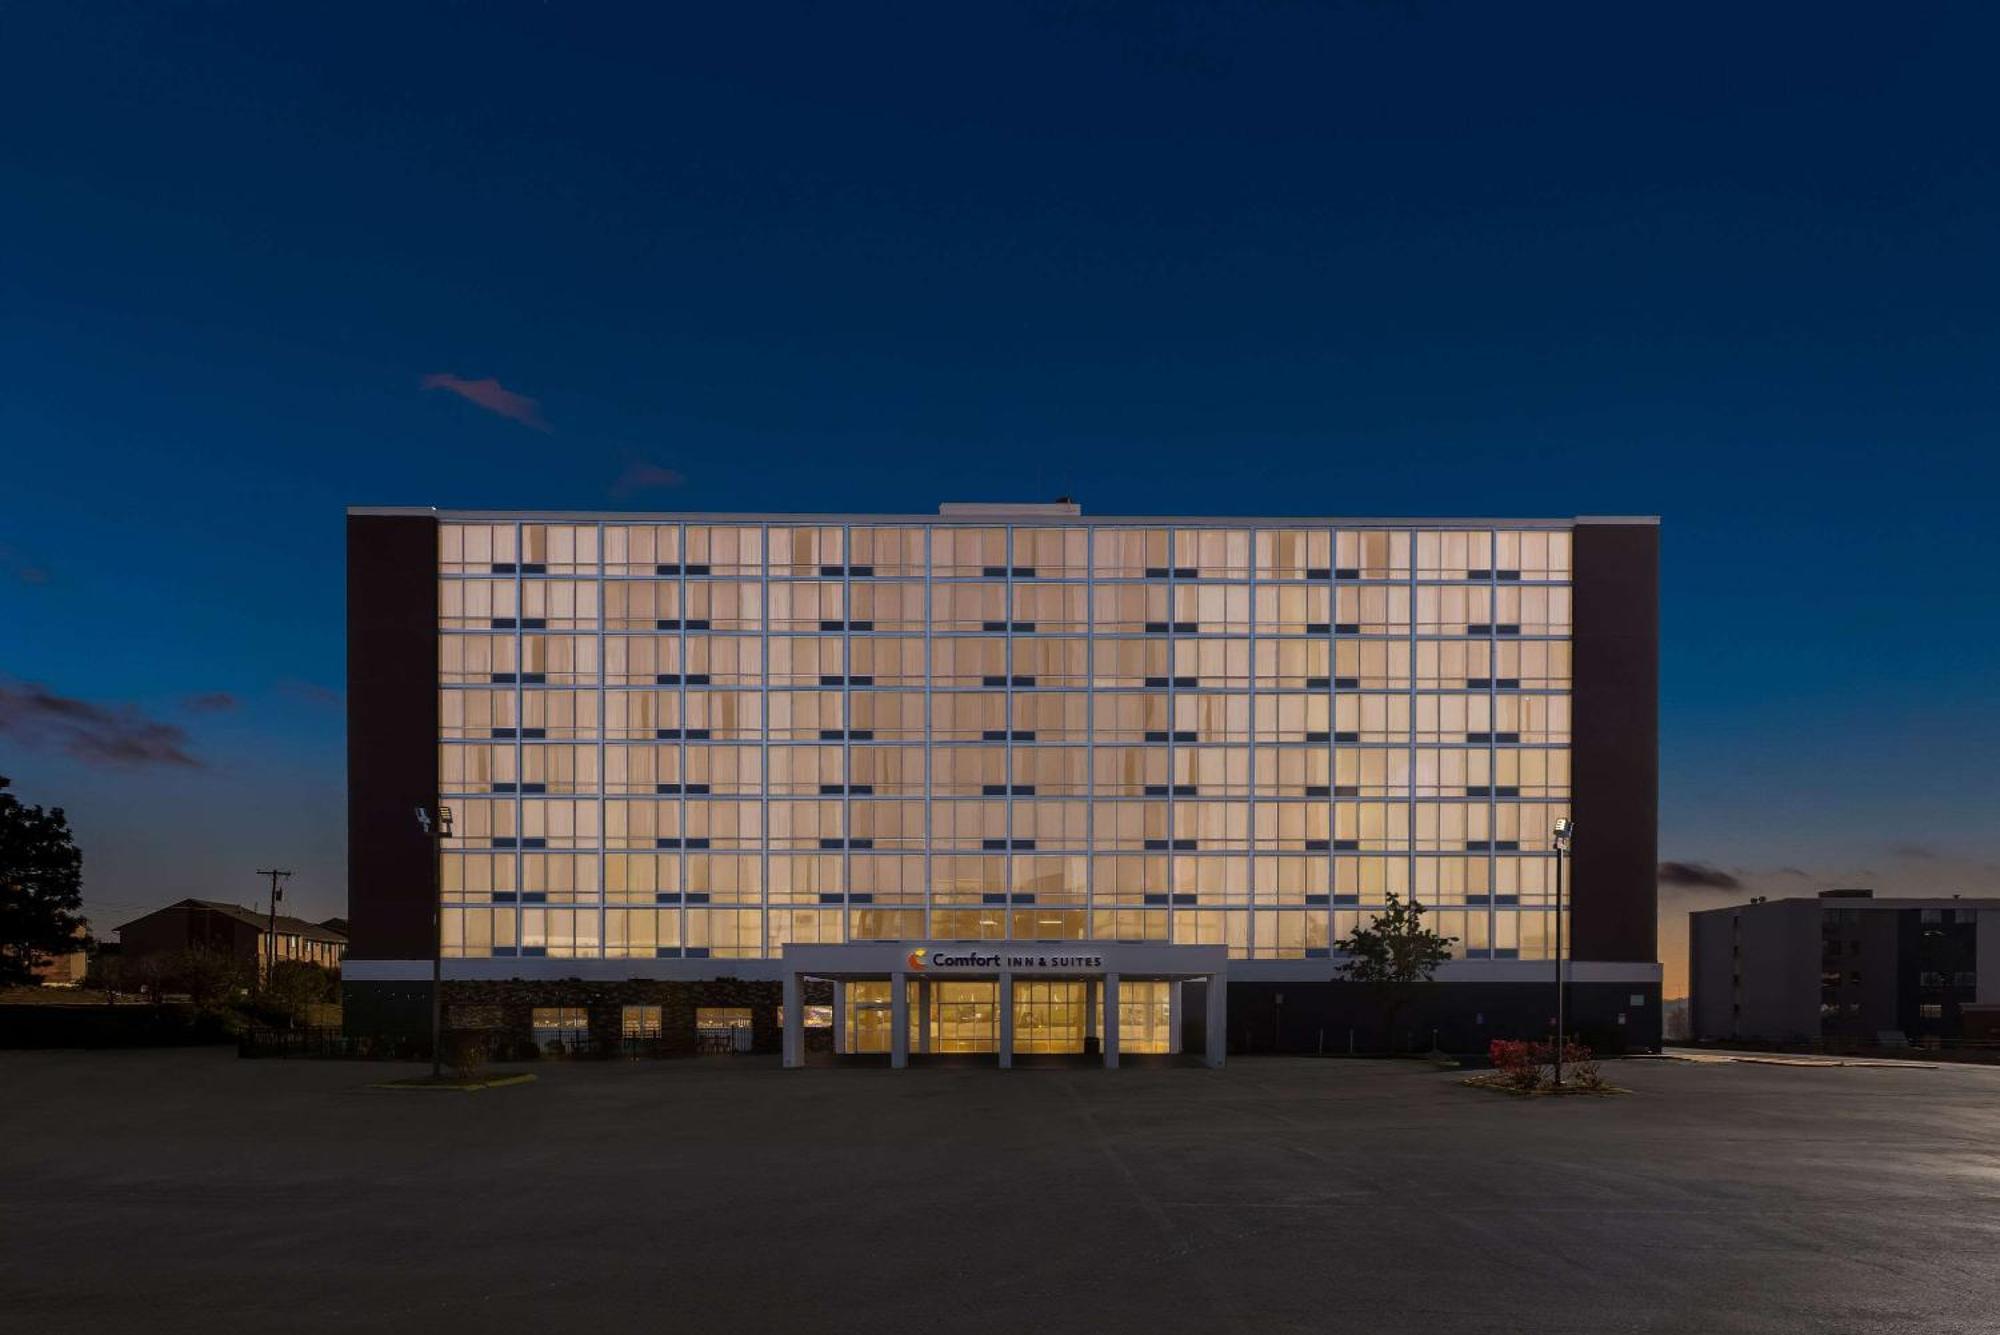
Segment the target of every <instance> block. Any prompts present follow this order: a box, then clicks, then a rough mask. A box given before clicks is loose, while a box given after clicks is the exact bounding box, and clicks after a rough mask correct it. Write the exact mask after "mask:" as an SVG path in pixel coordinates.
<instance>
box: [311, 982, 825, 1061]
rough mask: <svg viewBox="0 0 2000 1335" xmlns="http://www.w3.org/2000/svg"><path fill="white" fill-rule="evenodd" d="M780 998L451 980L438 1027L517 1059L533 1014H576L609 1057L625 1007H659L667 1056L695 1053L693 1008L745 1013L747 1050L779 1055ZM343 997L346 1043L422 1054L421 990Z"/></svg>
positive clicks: (685, 987) (530, 1032)
mask: <svg viewBox="0 0 2000 1335" xmlns="http://www.w3.org/2000/svg"><path fill="white" fill-rule="evenodd" d="M783 992H784V989H783V985H782V984H779V983H773V982H752V981H747V980H744V979H739V978H708V979H700V980H684V979H659V978H632V979H627V980H625V981H623V982H605V983H589V982H584V981H582V980H580V979H575V978H557V979H521V978H510V979H504V980H497V981H491V982H475V981H468V980H454V981H450V982H447V983H446V984H445V985H444V1005H445V1028H446V1030H447V1031H449V1032H454V1033H457V1032H466V1031H477V1032H480V1033H483V1034H486V1035H487V1036H488V1037H489V1039H490V1040H491V1041H492V1042H493V1043H494V1045H495V1048H496V1054H495V1055H501V1054H503V1053H507V1052H512V1053H519V1052H520V1051H521V1050H522V1049H523V1048H524V1047H532V1046H533V1045H534V1042H535V1034H534V1012H535V1007H537V1006H572V1007H581V1008H583V1009H584V1010H586V1011H587V1012H588V1014H589V1020H590V1036H591V1038H592V1040H593V1041H595V1042H596V1043H597V1044H598V1045H599V1047H600V1048H601V1049H602V1050H604V1051H607V1052H609V1051H615V1050H616V1049H617V1048H618V1046H619V1040H620V1038H621V1037H622V1033H621V1027H622V1025H623V1022H624V1008H625V1007H626V1006H658V1007H660V1025H661V1037H660V1041H659V1042H658V1043H657V1044H655V1045H653V1050H654V1051H655V1052H657V1053H658V1054H659V1055H665V1056H673V1055H683V1054H690V1053H692V1052H693V1051H694V1050H695V1026H694V1020H695V1011H696V1010H697V1009H698V1008H699V1007H702V1006H747V1007H749V1008H750V1036H751V1046H752V1050H753V1051H756V1052H778V1051H780V1050H781V1048H782V1047H783V1035H782V1032H781V1031H782V1026H783V1023H784V1021H783V1018H782V1017H781V1016H780V1015H779V1013H778V1012H779V1009H780V1007H781V1006H782V1004H783V1000H784V997H783ZM342 994H343V999H344V1000H345V1002H346V1008H345V1009H346V1018H347V1025H346V1028H347V1033H348V1035H349V1037H356V1038H362V1037H365V1038H376V1039H389V1040H401V1041H404V1042H408V1043H412V1044H415V1045H418V1046H421V1047H425V1048H428V1046H429V1043H430V985H429V984H428V983H353V982H350V983H347V984H345V985H344V986H343V988H342ZM805 1000H806V1003H807V1004H809V1005H815V1006H824V1005H828V1004H830V1003H831V1002H832V1001H833V984H831V983H827V982H822V981H819V980H808V981H807V983H806V985H805ZM824 1032H825V1031H816V1033H817V1034H824ZM814 1036H816V1035H809V1037H814ZM828 1041H829V1042H830V1040H828Z"/></svg>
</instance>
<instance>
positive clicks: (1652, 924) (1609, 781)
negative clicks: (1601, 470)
mask: <svg viewBox="0 0 2000 1335" xmlns="http://www.w3.org/2000/svg"><path fill="white" fill-rule="evenodd" d="M1574 581H1575V598H1576V603H1575V625H1574V629H1573V631H1572V636H1573V651H1574V659H1573V662H1572V670H1573V671H1574V673H1575V679H1574V681H1573V683H1572V691H1573V696H1572V709H1573V716H1572V719H1571V727H1572V730H1573V731H1572V736H1571V742H1570V749H1571V765H1572V775H1571V778H1572V781H1573V783H1574V785H1575V788H1574V791H1575V793H1576V797H1575V800H1574V801H1573V802H1572V804H1571V805H1572V810H1573V812H1574V814H1575V817H1576V852H1575V856H1574V858H1573V859H1572V866H1571V870H1572V877H1571V888H1572V890H1573V893H1574V898H1573V900H1572V904H1573V908H1572V911H1571V917H1570V921H1571V924H1572V928H1573V930H1574V932H1575V938H1574V941H1573V943H1572V946H1571V958H1573V959H1580V960H1617V961H1648V962H1650V961H1655V960H1657V959H1658V958H1659V929H1658V900H1659V886H1658V880H1657V874H1658V868H1659V860H1660V859H1659V805H1660V529H1659V525H1658V524H1653V523H1645V524H1638V523H1633V524H1621V523H1609V524H1593V523H1580V524H1578V525H1577V526H1576V545H1575V571H1574Z"/></svg>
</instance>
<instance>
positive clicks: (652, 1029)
mask: <svg viewBox="0 0 2000 1335" xmlns="http://www.w3.org/2000/svg"><path fill="white" fill-rule="evenodd" d="M662 1010H663V1008H662V1007H659V1006H626V1007H625V1008H624V1009H623V1012H622V1014H621V1016H620V1024H619V1032H620V1033H622V1034H624V1036H625V1037H626V1038H658V1037H659V1036H660V1034H661V1032H662V1030H663V1027H664V1026H663V1024H662V1018H661V1016H662Z"/></svg>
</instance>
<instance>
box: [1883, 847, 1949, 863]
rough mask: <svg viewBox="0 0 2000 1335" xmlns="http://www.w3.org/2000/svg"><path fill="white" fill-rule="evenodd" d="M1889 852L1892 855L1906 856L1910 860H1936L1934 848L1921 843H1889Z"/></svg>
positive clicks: (1936, 853)
mask: <svg viewBox="0 0 2000 1335" xmlns="http://www.w3.org/2000/svg"><path fill="white" fill-rule="evenodd" d="M1889 853H1890V856H1892V857H1899V858H1908V859H1909V860H1910V861H1912V862H1936V861H1937V860H1938V852H1937V850H1936V849H1935V848H1926V847H1924V845H1922V844H1890V845H1889Z"/></svg>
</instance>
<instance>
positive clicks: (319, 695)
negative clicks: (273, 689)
mask: <svg viewBox="0 0 2000 1335" xmlns="http://www.w3.org/2000/svg"><path fill="white" fill-rule="evenodd" d="M278 689H279V690H280V691H281V692H283V693H284V694H286V695H289V696H291V697H292V698H293V699H294V700H303V701H305V702H306V703H307V704H310V705H327V706H329V707H337V706H339V705H340V704H341V703H343V702H344V701H345V700H346V699H347V697H346V696H345V695H344V694H342V693H341V692H339V691H336V690H334V689H333V687H331V686H322V685H320V684H319V683H318V682H316V681H305V680H303V679H301V678H299V677H281V678H279V680H278Z"/></svg>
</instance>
